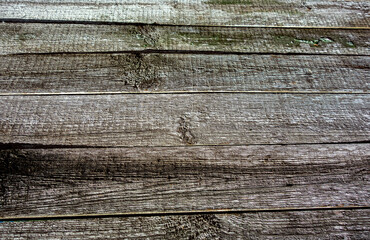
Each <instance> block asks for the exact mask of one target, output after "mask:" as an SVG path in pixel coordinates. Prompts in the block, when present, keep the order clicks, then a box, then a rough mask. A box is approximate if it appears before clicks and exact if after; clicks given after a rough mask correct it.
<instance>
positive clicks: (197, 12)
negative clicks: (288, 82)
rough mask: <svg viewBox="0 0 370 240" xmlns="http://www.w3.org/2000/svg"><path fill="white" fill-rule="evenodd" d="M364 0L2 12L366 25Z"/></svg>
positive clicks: (55, 5)
mask: <svg viewBox="0 0 370 240" xmlns="http://www.w3.org/2000/svg"><path fill="white" fill-rule="evenodd" d="M369 6H370V5H369V2H368V1H365V0H353V1H342V0H325V1H324V0H311V1H304V2H302V1H300V0H262V1H261V0H228V1H226V0H176V1H170V0H149V1H148V0H136V1H132V0H97V1H93V2H91V1H88V0H70V1H62V2H61V1H56V0H13V1H5V2H4V1H2V2H1V3H0V16H2V18H16V19H39V20H68V21H102V22H131V23H132V22H137V23H159V24H186V25H216V26H219V25H249V26H255V25H274V26H349V27H352V26H355V27H368V26H369V16H368V11H369Z"/></svg>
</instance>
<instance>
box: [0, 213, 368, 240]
mask: <svg viewBox="0 0 370 240" xmlns="http://www.w3.org/2000/svg"><path fill="white" fill-rule="evenodd" d="M369 213H370V212H369V210H333V211H313V212H306V211H304V212H263V213H244V214H219V215H214V214H206V215H183V216H155V217H133V218H102V219H99V218H96V219H77V220H76V219H70V220H53V221H29V222H3V223H0V231H1V233H2V234H1V235H2V237H3V238H4V239H40V240H41V239H66V238H68V239H107V238H109V239H144V238H149V239H357V240H360V239H363V240H365V239H368V236H369V234H370V228H369V224H368V223H369V220H370V218H369Z"/></svg>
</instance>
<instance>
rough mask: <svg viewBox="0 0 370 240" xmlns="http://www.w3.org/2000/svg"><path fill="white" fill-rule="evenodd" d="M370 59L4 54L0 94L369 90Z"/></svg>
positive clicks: (342, 57)
mask: <svg viewBox="0 0 370 240" xmlns="http://www.w3.org/2000/svg"><path fill="white" fill-rule="evenodd" d="M369 64H370V57H355V56H354V57H351V58H348V57H345V56H278V55H266V56H265V55H251V56H245V55H244V56H238V55H211V56H210V55H187V54H104V55H102V54H71V55H63V54H61V55H29V56H0V93H60V92H64V93H66V92H114V91H120V92H161V91H187V92H197V91H292V92H294V91H309V92H319V91H325V92H331V91H332V92H335V91H340V92H352V93H366V92H368V91H369V88H370V85H369V82H370V81H369V80H370V78H369V75H370V71H369V70H370V65H369Z"/></svg>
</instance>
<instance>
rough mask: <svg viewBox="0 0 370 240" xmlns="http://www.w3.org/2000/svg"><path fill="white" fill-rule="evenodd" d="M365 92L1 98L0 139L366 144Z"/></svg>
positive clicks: (129, 143) (72, 142)
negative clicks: (362, 142) (359, 142)
mask: <svg viewBox="0 0 370 240" xmlns="http://www.w3.org/2000/svg"><path fill="white" fill-rule="evenodd" d="M369 98H370V95H368V94H308V95H307V94H245V93H217V94H212V93H200V94H199V93H196V94H115V95H72V96H70V95H58V96H1V97H0V106H2V111H1V112H0V132H1V136H0V143H30V144H36V145H37V144H41V145H84V146H181V145H220V144H221V145H236V144H290V143H293V144H295V143H331V142H336V143H338V142H358V141H368V140H369V136H370V124H369V111H368V105H369Z"/></svg>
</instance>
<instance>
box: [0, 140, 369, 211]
mask: <svg viewBox="0 0 370 240" xmlns="http://www.w3.org/2000/svg"><path fill="white" fill-rule="evenodd" d="M369 149H370V144H328V145H319V144H318V145H297V146H289V145H288V146H279V145H278V146H263V145H257V146H230V147H226V146H224V147H221V146H218V147H151V148H147V147H144V148H141V147H135V148H64V149H58V148H57V149H10V150H1V151H0V161H1V162H0V164H1V172H0V176H1V184H0V186H1V191H0V194H1V195H0V200H1V206H2V207H1V209H0V216H2V217H10V216H35V215H36V216H37V215H65V214H99V213H101V214H106V213H131V212H142V211H149V212H152V211H154V212H156V211H190V210H206V209H269V208H311V207H322V206H369V203H370V202H369V199H370V198H369V197H370V196H369V187H370V185H369V176H370V175H369V160H370V158H369V155H370V152H369Z"/></svg>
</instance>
